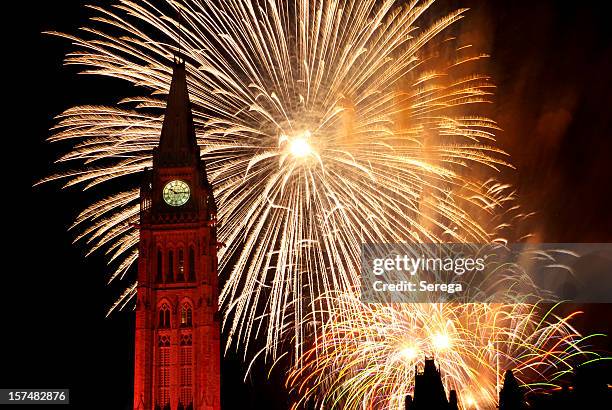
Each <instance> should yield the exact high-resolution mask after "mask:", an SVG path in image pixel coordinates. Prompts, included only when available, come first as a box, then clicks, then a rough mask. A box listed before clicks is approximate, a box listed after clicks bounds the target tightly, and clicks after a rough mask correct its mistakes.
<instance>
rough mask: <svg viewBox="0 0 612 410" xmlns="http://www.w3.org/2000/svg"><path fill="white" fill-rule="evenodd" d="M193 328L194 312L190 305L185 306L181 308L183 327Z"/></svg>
mask: <svg viewBox="0 0 612 410" xmlns="http://www.w3.org/2000/svg"><path fill="white" fill-rule="evenodd" d="M191 326H193V311H192V310H191V305H190V304H189V303H185V304H183V306H182V308H181V327H191Z"/></svg>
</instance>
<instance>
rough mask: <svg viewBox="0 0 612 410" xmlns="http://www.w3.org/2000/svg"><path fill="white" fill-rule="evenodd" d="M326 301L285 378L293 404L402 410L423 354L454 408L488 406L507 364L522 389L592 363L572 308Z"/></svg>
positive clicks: (346, 297)
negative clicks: (454, 397) (324, 316)
mask: <svg viewBox="0 0 612 410" xmlns="http://www.w3.org/2000/svg"><path fill="white" fill-rule="evenodd" d="M333 298H334V299H335V300H336V303H337V304H338V306H339V307H340V308H339V309H337V310H335V311H334V312H333V313H332V314H331V316H330V319H329V321H328V322H326V323H325V324H324V325H323V326H322V331H321V335H320V337H319V339H318V340H317V343H316V344H315V345H314V347H312V348H311V349H310V350H309V351H307V352H306V354H305V355H304V358H303V361H302V362H300V363H299V364H298V365H296V366H295V367H294V368H293V370H292V371H291V372H290V374H289V376H288V378H287V385H288V387H290V388H291V389H292V390H293V392H294V393H295V394H296V401H295V404H294V406H293V408H301V407H300V406H302V405H303V404H304V403H307V402H311V403H312V402H314V403H318V408H325V409H335V408H337V409H397V410H401V409H404V408H405V407H404V406H405V398H406V395H407V394H412V393H413V389H414V380H415V374H416V371H417V366H418V367H420V368H422V367H423V359H424V358H425V357H433V358H435V360H436V362H437V364H438V366H439V368H440V372H441V375H442V378H443V383H444V386H445V388H446V389H447V390H446V391H447V392H448V391H449V390H450V389H454V390H456V391H457V393H458V396H459V401H460V405H461V408H464V409H475V408H476V409H495V408H497V399H498V393H499V389H500V387H501V386H500V385H501V382H502V380H500V378H501V377H503V374H504V371H505V370H507V369H513V370H514V373H515V375H516V376H517V378H518V379H519V380H520V381H521V382H522V383H524V384H525V385H526V386H527V387H528V388H530V389H531V390H535V389H542V388H545V389H550V388H553V387H556V383H558V382H559V380H560V379H562V377H563V376H564V375H565V374H566V373H569V372H572V371H573V370H574V366H575V365H576V364H577V363H580V362H586V361H589V360H598V359H600V356H599V355H598V354H596V353H593V352H589V351H588V350H586V349H585V348H586V347H588V345H587V343H588V339H589V338H591V337H594V336H596V335H590V336H586V337H583V336H581V335H580V334H579V333H578V332H577V331H576V330H575V329H574V328H573V327H572V326H571V324H570V321H571V319H572V318H573V317H574V316H576V315H578V314H580V312H574V313H571V314H569V315H566V316H558V315H557V314H555V309H556V307H553V308H548V310H547V308H545V307H544V306H539V305H533V304H526V303H522V304H501V303H491V304H482V303H466V304H456V303H455V304H453V303H414V304H410V303H401V304H361V303H360V301H359V300H358V299H356V296H355V295H354V294H350V293H349V294H343V295H335V296H333ZM583 349H584V350H583ZM536 381H537V382H536Z"/></svg>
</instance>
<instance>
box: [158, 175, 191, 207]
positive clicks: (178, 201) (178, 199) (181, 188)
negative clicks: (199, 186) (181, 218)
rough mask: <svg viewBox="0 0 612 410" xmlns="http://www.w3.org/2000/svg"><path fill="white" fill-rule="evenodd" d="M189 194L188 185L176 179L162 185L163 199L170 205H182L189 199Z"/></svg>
mask: <svg viewBox="0 0 612 410" xmlns="http://www.w3.org/2000/svg"><path fill="white" fill-rule="evenodd" d="M189 195H190V190H189V185H187V183H186V182H183V181H179V180H178V179H176V180H174V181H170V182H168V183H167V184H166V186H164V192H163V196H164V201H166V203H167V204H168V205H170V206H181V205H184V204H185V203H187V201H188V200H189Z"/></svg>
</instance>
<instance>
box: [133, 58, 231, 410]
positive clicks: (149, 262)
mask: <svg viewBox="0 0 612 410" xmlns="http://www.w3.org/2000/svg"><path fill="white" fill-rule="evenodd" d="M140 193H141V211H140V244H139V259H138V293H137V302H136V350H135V372H134V409H139V410H187V409H189V410H217V409H220V345H219V339H220V326H219V315H218V294H219V292H218V288H219V286H218V275H217V239H216V226H215V223H216V207H215V199H214V196H213V192H212V188H211V186H210V184H209V183H208V179H207V176H206V168H205V165H204V162H203V161H202V160H201V159H200V151H199V148H198V146H197V141H196V135H195V129H194V125H193V119H192V114H191V107H190V102H189V95H188V92H187V81H186V69H185V64H184V62H180V61H179V62H177V63H176V64H175V66H174V71H173V77H172V83H171V87H170V92H169V95H168V102H167V107H166V112H165V116H164V122H163V127H162V132H161V137H160V143H159V147H158V148H157V149H156V150H155V152H154V155H153V168H152V169H150V170H147V171H145V175H144V178H143V183H142V186H141V190H140Z"/></svg>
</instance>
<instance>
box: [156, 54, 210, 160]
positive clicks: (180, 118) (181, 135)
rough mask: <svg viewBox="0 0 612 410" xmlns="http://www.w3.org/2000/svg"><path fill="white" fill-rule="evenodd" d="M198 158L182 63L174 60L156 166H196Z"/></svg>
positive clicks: (184, 70)
mask: <svg viewBox="0 0 612 410" xmlns="http://www.w3.org/2000/svg"><path fill="white" fill-rule="evenodd" d="M199 157H200V150H199V148H198V143H197V139H196V133H195V127H194V125H193V117H192V114H191V102H190V101H189V93H188V90H187V76H186V68H185V61H184V60H176V61H175V62H174V67H173V71H172V82H171V84H170V92H169V93H168V102H167V105H166V113H165V116H164V122H163V125H162V131H161V137H160V140H159V148H158V152H157V163H158V165H160V166H187V165H192V164H195V163H196V162H197V161H198V160H199Z"/></svg>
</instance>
